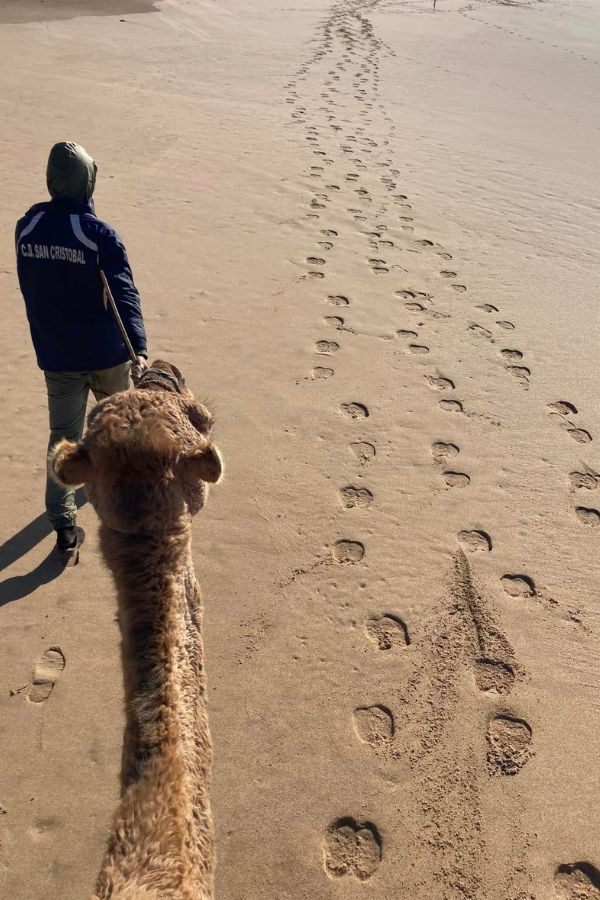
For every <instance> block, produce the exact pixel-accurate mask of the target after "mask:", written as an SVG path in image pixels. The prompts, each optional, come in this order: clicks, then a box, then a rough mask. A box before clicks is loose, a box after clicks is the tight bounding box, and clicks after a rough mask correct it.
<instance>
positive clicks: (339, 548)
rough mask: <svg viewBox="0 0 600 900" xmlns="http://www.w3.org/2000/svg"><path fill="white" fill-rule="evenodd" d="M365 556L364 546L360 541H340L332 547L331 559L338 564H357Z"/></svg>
mask: <svg viewBox="0 0 600 900" xmlns="http://www.w3.org/2000/svg"><path fill="white" fill-rule="evenodd" d="M364 555H365V547H364V544H361V542H360V541H349V540H345V539H344V540H341V541H336V542H335V544H334V545H333V558H334V559H335V560H337V562H340V563H357V562H360V561H361V560H362V559H363V558H364Z"/></svg>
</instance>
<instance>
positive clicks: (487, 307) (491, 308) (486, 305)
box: [475, 303, 520, 359]
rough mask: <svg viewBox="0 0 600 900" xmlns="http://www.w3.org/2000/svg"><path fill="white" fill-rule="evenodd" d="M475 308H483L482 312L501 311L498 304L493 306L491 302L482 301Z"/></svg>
mask: <svg viewBox="0 0 600 900" xmlns="http://www.w3.org/2000/svg"><path fill="white" fill-rule="evenodd" d="M475 309H480V310H482V312H486V313H497V312H499V309H498V307H497V306H492V304H491V303H480V304H479V305H478V306H476V307H475ZM519 359H520V357H519Z"/></svg>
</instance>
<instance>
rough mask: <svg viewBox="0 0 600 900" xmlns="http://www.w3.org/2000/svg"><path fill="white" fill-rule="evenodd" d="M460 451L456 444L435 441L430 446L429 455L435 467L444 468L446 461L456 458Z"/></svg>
mask: <svg viewBox="0 0 600 900" xmlns="http://www.w3.org/2000/svg"><path fill="white" fill-rule="evenodd" d="M459 453H460V449H459V448H458V447H457V446H456V444H449V443H446V441H436V442H435V443H434V444H432V445H431V455H432V456H433V461H434V463H435V464H436V465H437V466H445V465H446V464H447V462H448V460H450V459H453V458H454V457H455V456H458V454H459Z"/></svg>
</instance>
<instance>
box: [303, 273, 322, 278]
mask: <svg viewBox="0 0 600 900" xmlns="http://www.w3.org/2000/svg"><path fill="white" fill-rule="evenodd" d="M306 275H307V277H308V278H325V275H324V274H323V272H307V273H306Z"/></svg>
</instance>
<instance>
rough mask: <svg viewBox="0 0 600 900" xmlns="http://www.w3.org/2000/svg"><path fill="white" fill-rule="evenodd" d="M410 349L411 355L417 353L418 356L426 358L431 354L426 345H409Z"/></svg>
mask: <svg viewBox="0 0 600 900" xmlns="http://www.w3.org/2000/svg"><path fill="white" fill-rule="evenodd" d="M408 349H409V352H410V353H415V354H417V355H418V356H425V355H426V354H427V353H429V347H426V346H425V344H409V345H408Z"/></svg>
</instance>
